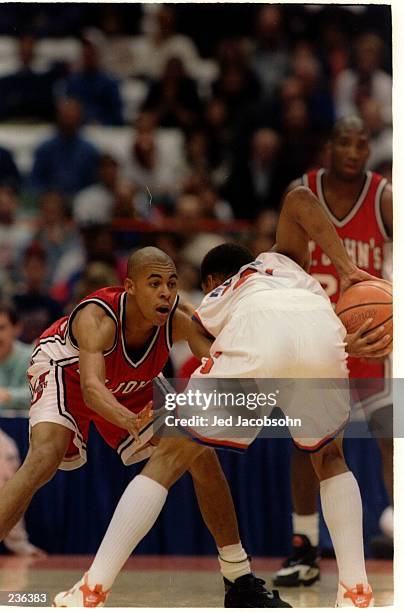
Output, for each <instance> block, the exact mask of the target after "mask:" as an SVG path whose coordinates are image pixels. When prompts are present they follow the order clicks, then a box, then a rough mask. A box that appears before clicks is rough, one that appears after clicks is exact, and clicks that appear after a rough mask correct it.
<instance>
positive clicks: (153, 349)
mask: <svg viewBox="0 0 404 612" xmlns="http://www.w3.org/2000/svg"><path fill="white" fill-rule="evenodd" d="M126 301H127V294H126V292H125V291H124V289H123V287H106V288H104V289H100V290H98V291H95V292H94V293H92V294H90V295H89V296H87V297H86V298H84V299H83V300H82V301H81V302H80V303H79V304H78V305H77V306H76V308H75V309H74V310H73V312H72V313H71V315H70V317H63V318H62V319H59V320H58V321H56V322H55V323H54V324H53V325H52V326H51V327H49V328H48V329H47V330H46V331H45V332H44V333H43V334H42V336H41V337H40V338H39V340H38V342H37V346H36V348H35V350H34V353H33V356H32V359H33V361H34V362H36V361H38V360H42V361H43V360H44V359H47V360H48V361H49V362H50V365H55V366H58V367H59V368H60V370H61V373H60V381H61V387H64V388H66V389H67V390H68V392H69V394H70V395H72V402H74V403H76V402H78V401H79V397H80V399H81V393H80V374H79V364H78V362H79V350H78V346H77V343H76V340H75V338H74V335H73V332H72V322H73V318H74V316H75V314H76V313H77V312H78V310H80V309H81V308H83V306H86V305H87V304H97V306H100V307H101V308H103V309H104V310H105V312H106V314H107V315H108V316H109V317H111V319H112V320H113V321H114V323H115V326H116V334H115V340H114V343H113V346H111V348H110V349H109V350H107V351H106V352H105V353H104V357H105V376H106V386H107V388H108V389H109V390H110V391H111V392H112V393H113V394H114V395H115V396H116V398H117V400H118V401H119V402H120V403H122V404H124V405H125V406H126V407H127V408H129V409H130V410H132V411H133V412H138V411H140V410H142V409H143V408H144V406H145V405H146V404H147V403H148V402H149V401H150V400H151V399H152V391H153V384H152V381H153V378H155V377H156V376H157V375H158V374H159V373H160V372H161V371H162V369H163V368H164V366H165V364H166V363H167V360H168V356H169V352H170V349H171V345H172V337H171V327H172V317H173V314H174V311H175V308H176V305H177V301H178V299H177V301H176V303H175V305H174V307H173V308H172V310H171V313H170V315H169V317H168V320H167V322H166V323H165V324H164V325H162V326H161V327H156V328H155V330H154V331H153V332H152V334H151V337H150V340H149V341H148V342H147V344H146V345H145V346H144V347H143V348H142V349H141V350H140V351H136V353H134V352H133V351H131V349H130V347H128V346H127V344H126V340H125V318H126ZM81 402H82V399H81Z"/></svg>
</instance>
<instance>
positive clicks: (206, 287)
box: [201, 274, 214, 295]
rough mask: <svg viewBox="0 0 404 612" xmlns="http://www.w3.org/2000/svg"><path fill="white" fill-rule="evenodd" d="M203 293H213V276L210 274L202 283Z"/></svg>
mask: <svg viewBox="0 0 404 612" xmlns="http://www.w3.org/2000/svg"><path fill="white" fill-rule="evenodd" d="M201 285H202V291H203V293H204V294H205V295H207V294H208V293H210V292H211V291H213V289H214V287H213V277H212V275H211V274H208V275H207V277H206V278H205V280H204V281H202V283H201Z"/></svg>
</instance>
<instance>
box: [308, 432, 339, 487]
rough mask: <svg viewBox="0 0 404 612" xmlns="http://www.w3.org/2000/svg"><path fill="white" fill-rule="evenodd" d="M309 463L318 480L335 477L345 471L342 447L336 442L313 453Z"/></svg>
mask: <svg viewBox="0 0 404 612" xmlns="http://www.w3.org/2000/svg"><path fill="white" fill-rule="evenodd" d="M311 461H312V464H313V467H314V470H315V472H316V474H317V477H318V478H319V480H325V479H326V478H331V477H332V476H337V475H338V474H342V473H343V472H345V471H346V470H347V467H346V463H345V457H344V453H343V450H342V445H341V444H340V443H339V442H337V441H333V442H331V443H330V444H327V445H326V446H324V447H323V448H322V449H321V450H319V451H317V452H316V453H313V454H312V455H311Z"/></svg>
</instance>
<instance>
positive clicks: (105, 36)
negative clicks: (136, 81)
mask: <svg viewBox="0 0 404 612" xmlns="http://www.w3.org/2000/svg"><path fill="white" fill-rule="evenodd" d="M139 6H141V5H139ZM132 7H133V4H132ZM100 9H101V10H102V15H101V20H100V23H99V27H100V30H98V31H97V35H96V37H94V42H95V44H96V45H97V48H98V52H99V58H100V67H101V69H102V70H105V71H106V72H107V73H109V74H113V75H114V76H115V77H117V78H119V79H127V78H129V77H131V76H133V75H134V74H135V70H136V62H135V57H134V53H133V45H132V39H131V37H129V36H128V35H127V34H125V27H124V21H123V20H124V15H123V13H122V4H119V5H115V6H114V5H111V4H109V5H106V6H105V7H103V6H102V5H100Z"/></svg>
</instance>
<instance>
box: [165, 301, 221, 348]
mask: <svg viewBox="0 0 404 612" xmlns="http://www.w3.org/2000/svg"><path fill="white" fill-rule="evenodd" d="M180 340H187V342H188V344H189V347H190V349H191V351H192V352H193V354H194V355H195V357H198V359H202V357H209V354H210V347H211V346H212V343H213V341H214V338H213V336H211V335H210V334H209V333H208V332H207V331H206V329H205V328H204V327H203V326H202V325H201V324H200V323H199V322H198V321H196V320H195V319H191V317H189V316H188V315H186V314H185V313H183V312H181V311H178V310H177V311H176V312H175V314H174V318H173V342H179V341H180Z"/></svg>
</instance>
